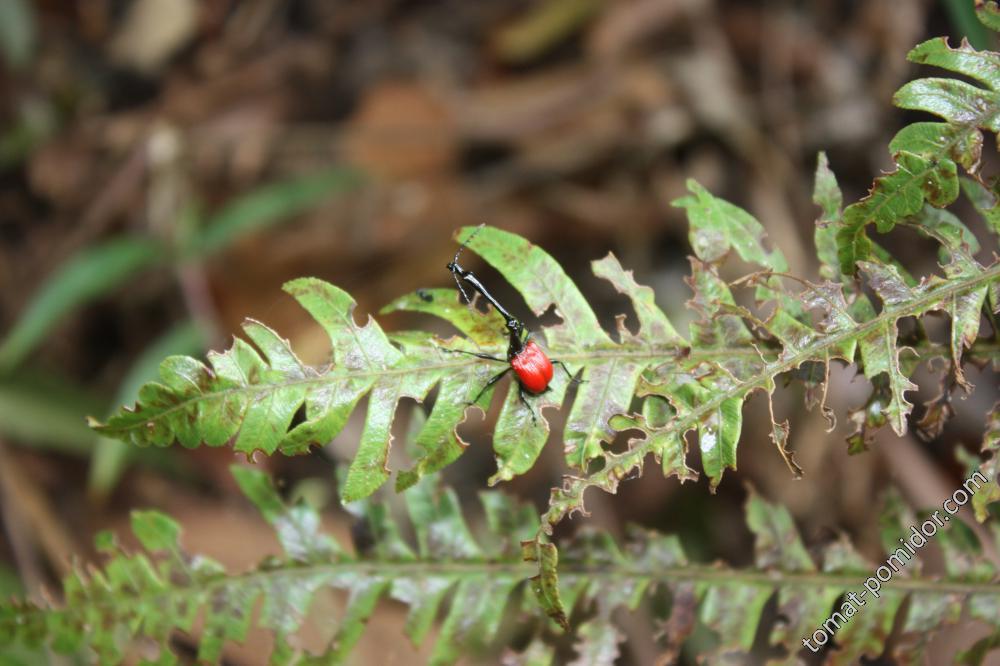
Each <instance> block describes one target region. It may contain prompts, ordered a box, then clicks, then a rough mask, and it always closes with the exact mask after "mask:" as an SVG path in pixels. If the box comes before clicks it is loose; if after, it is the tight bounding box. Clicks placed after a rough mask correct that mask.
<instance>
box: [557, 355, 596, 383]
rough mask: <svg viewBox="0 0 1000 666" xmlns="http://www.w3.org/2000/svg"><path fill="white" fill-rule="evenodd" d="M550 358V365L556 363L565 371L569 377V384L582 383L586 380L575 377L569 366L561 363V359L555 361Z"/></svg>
mask: <svg viewBox="0 0 1000 666" xmlns="http://www.w3.org/2000/svg"><path fill="white" fill-rule="evenodd" d="M551 360H552V365H558V366H559V367H560V368H562V369H563V372H565V373H566V376H567V377H569V383H570V384H583V383H584V382H586V381H587V380H586V379H577V378H576V377H574V376H573V373H572V372H570V371H569V368H567V367H566V364H565V363H563V362H562V361H557V360H555V359H551Z"/></svg>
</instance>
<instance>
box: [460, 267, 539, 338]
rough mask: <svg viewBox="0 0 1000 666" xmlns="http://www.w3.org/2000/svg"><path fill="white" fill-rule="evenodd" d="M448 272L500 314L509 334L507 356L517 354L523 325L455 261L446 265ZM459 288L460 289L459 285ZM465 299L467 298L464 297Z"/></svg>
mask: <svg viewBox="0 0 1000 666" xmlns="http://www.w3.org/2000/svg"><path fill="white" fill-rule="evenodd" d="M448 270H450V271H451V273H452V275H454V276H455V279H456V280H462V281H464V282H465V283H466V284H468V285H469V286H470V287H472V289H474V290H475V291H476V292H477V293H479V295H480V296H482V297H483V298H485V299H486V300H487V302H488V303H489V304H490V305H492V306H493V307H494V308H495V309H496V311H497V312H499V313H500V316H501V317H503V318H504V321H505V322H506V323H507V331H508V333H509V334H510V346H509V347H508V355H509V356H511V355H514V354H517V353H519V352H520V351H521V348H522V347H523V346H524V342H523V340H522V337H523V335H524V324H522V323H521V322H520V320H518V319H517V318H516V317H515V316H514V315H512V314H511V313H509V312H507V309H506V308H504V306H502V305H500V302H499V301H498V300H497V299H495V298H493V294H491V293H490V292H489V290H488V289H487V288H486V285H484V284H483V283H482V282H480V281H479V278H477V277H476V276H475V275H474V274H473V273H472V271H467V270H465V269H464V268H462V267H461V266H459V265H458V262H455V261H453V262H451V263H450V264H448ZM459 286H460V287H461V283H459ZM462 293H463V294H464V293H465V292H464V291H463V292H462ZM466 298H468V297H467V296H466Z"/></svg>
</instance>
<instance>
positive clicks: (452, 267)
mask: <svg viewBox="0 0 1000 666" xmlns="http://www.w3.org/2000/svg"><path fill="white" fill-rule="evenodd" d="M485 226H486V223H485V222H483V223H482V224H480V225H479V226H478V227H476V230H475V231H473V232H472V234H471V235H470V236H469V237H468V238H466V239H465V242H464V243H462V244H461V245H459V246H458V250H457V251H456V252H455V258H454V259H452V260H451V263H450V264H448V270H449V271H451V276H452V277H453V278H455V285H456V286H457V287H458V290H459V291H460V292H462V297H463V298H465V302H466V303H472V299H471V298H469V295H468V294H467V293H465V288H463V287H462V280H461V277H460V276H461V274H462V273H463V271H462V267H461V266H459V265H458V256H459V255H460V254H462V250H464V249H465V246H466V245H468V244H469V243H471V242H472V239H473V238H475V237H476V234H478V233H479V232H480V230H482V228H483V227H485Z"/></svg>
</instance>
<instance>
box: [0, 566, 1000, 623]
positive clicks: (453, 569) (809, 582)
mask: <svg viewBox="0 0 1000 666" xmlns="http://www.w3.org/2000/svg"><path fill="white" fill-rule="evenodd" d="M559 567H560V574H559V575H560V578H561V579H562V580H564V581H571V580H572V579H573V578H574V577H581V578H586V579H590V580H593V579H595V578H601V579H612V580H634V579H646V580H650V581H657V582H668V583H669V582H674V581H677V582H685V581H696V582H697V581H705V582H709V583H712V582H717V583H720V584H722V583H743V584H746V585H751V586H770V587H773V588H775V589H782V588H789V587H805V588H814V587H821V588H830V587H834V588H842V589H846V588H851V587H859V586H860V585H861V583H862V582H863V581H864V579H865V578H866V574H867V573H868V572H867V571H866V572H858V573H856V574H851V573H830V574H826V573H823V572H819V571H815V570H813V571H784V570H780V569H774V570H754V569H728V568H719V567H718V566H713V565H705V564H695V565H684V566H674V567H662V566H656V567H655V568H650V569H644V568H642V567H636V566H634V565H629V564H624V565H622V566H609V565H603V566H602V565H593V564H581V563H574V562H572V561H569V562H561V563H560V565H559ZM348 573H349V574H353V575H355V576H359V577H368V578H372V579H382V580H389V581H395V580H406V579H411V578H416V579H418V580H425V579H427V578H430V577H443V578H450V577H453V578H456V579H459V580H461V579H467V578H469V577H470V576H476V575H479V576H490V577H496V576H501V575H509V576H511V577H512V578H513V577H516V578H518V579H520V580H525V579H527V578H529V577H530V576H532V575H534V574H535V573H537V567H536V565H535V564H533V563H531V562H496V561H489V560H484V561H480V562H468V561H467V562H441V561H439V560H422V561H415V562H414V561H411V562H384V561H383V562H377V561H376V562H358V561H353V562H326V563H322V564H313V565H303V566H297V565H292V566H291V567H289V568H276V569H271V570H267V571H264V570H255V571H249V572H246V573H242V574H237V575H228V574H225V575H220V576H218V577H216V578H215V579H211V580H205V579H200V580H196V581H193V582H192V583H191V585H189V586H173V587H170V588H168V589H167V590H165V591H161V590H158V591H156V593H154V594H150V595H143V594H124V595H120V596H116V597H114V598H107V597H104V598H100V599H86V600H83V601H82V602H81V601H77V602H76V603H74V604H73V605H72V606H66V607H62V608H55V609H49V608H44V607H40V606H37V605H31V606H30V607H28V608H27V610H26V611H23V612H20V613H18V614H16V615H12V616H10V620H11V621H12V622H11V624H12V625H13V626H19V625H18V619H20V618H24V617H27V616H30V615H32V614H36V613H42V614H45V613H48V612H50V611H54V612H58V613H64V614H66V615H86V614H87V610H88V609H102V610H103V609H116V608H125V609H128V610H132V609H135V608H136V605H134V602H135V601H136V600H143V604H142V605H143V606H145V607H149V604H155V605H156V607H158V608H168V607H170V606H169V605H167V604H166V603H165V600H168V599H172V598H174V597H177V596H185V595H193V596H198V597H206V598H208V599H213V598H216V594H214V591H216V590H220V589H225V588H228V587H235V588H252V587H257V586H259V587H260V588H261V589H262V590H263V593H264V594H267V590H274V589H275V587H274V583H269V584H266V585H265V583H266V581H267V580H268V579H272V578H277V579H280V578H290V579H293V580H292V582H290V583H289V584H288V585H289V587H292V586H294V585H295V582H294V580H296V579H300V578H301V579H309V578H313V577H335V576H339V575H342V574H348ZM330 587H338V586H337V585H334V584H331V585H330ZM883 590H899V591H903V592H931V593H936V594H942V595H946V594H977V595H990V596H993V595H1000V583H989V582H986V581H972V582H952V581H948V580H935V579H931V578H901V577H895V578H893V579H892V580H890V581H889V582H887V583H885V584H884V585H883ZM0 608H2V607H0ZM131 615H134V614H130V613H128V612H127V611H126V612H125V613H122V614H121V616H131ZM3 626H4V625H0V627H3ZM8 626H10V625H8ZM261 626H263V627H265V628H266V625H265V624H261Z"/></svg>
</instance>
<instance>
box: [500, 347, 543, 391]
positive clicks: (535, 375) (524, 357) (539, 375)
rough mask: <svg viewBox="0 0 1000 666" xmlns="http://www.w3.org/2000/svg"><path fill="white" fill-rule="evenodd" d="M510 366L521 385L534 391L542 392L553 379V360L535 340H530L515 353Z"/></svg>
mask: <svg viewBox="0 0 1000 666" xmlns="http://www.w3.org/2000/svg"><path fill="white" fill-rule="evenodd" d="M510 367H511V368H513V369H514V374H516V375H517V381H519V382H521V386H523V387H524V388H525V389H527V390H528V391H531V392H532V393H541V392H542V391H544V390H545V389H547V388H548V387H549V382H551V381H552V361H550V360H549V357H548V356H546V355H545V352H544V351H542V348H541V347H539V346H538V343H537V342H535V341H534V340H528V341H527V342H526V343H525V344H524V346H523V347H521V351H519V352H517V353H516V354H514V356H513V358H511V359H510Z"/></svg>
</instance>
